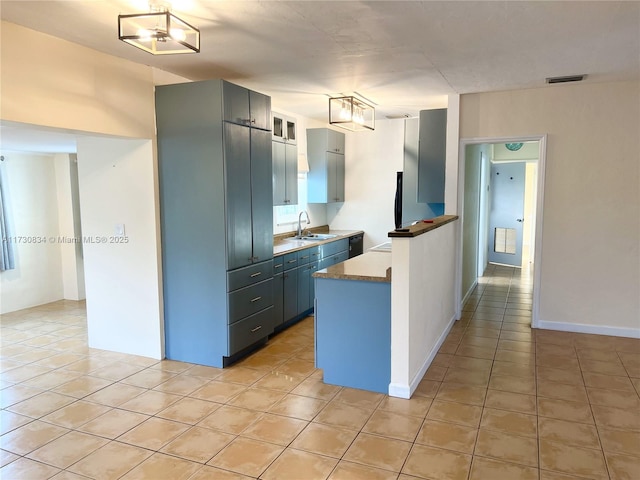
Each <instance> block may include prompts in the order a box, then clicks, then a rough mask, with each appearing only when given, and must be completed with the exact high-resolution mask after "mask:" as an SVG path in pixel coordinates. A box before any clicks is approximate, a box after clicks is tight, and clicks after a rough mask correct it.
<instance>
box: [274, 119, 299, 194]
mask: <svg viewBox="0 0 640 480" xmlns="http://www.w3.org/2000/svg"><path fill="white" fill-rule="evenodd" d="M291 125H293V126H291ZM295 125H296V124H295V120H293V119H292V118H291V117H287V116H284V115H280V114H278V113H274V114H273V131H272V139H273V142H272V157H273V205H274V206H277V205H296V204H297V203H298V147H297V142H296V141H295V131H296V130H295V129H296V126H295ZM287 130H289V133H287ZM289 135H292V137H290V136H289ZM291 138H293V140H291Z"/></svg>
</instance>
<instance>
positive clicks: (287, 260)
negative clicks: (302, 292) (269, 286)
mask: <svg viewBox="0 0 640 480" xmlns="http://www.w3.org/2000/svg"><path fill="white" fill-rule="evenodd" d="M297 266H298V252H292V253H287V254H286V255H285V256H284V270H285V271H287V270H291V269H292V268H296V267H297Z"/></svg>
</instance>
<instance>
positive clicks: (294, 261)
mask: <svg viewBox="0 0 640 480" xmlns="http://www.w3.org/2000/svg"><path fill="white" fill-rule="evenodd" d="M297 261H298V260H289V261H288V262H287V263H296V262H297Z"/></svg>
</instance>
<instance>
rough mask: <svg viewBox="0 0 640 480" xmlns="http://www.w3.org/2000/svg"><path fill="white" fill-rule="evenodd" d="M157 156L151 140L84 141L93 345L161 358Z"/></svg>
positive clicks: (83, 201)
mask: <svg viewBox="0 0 640 480" xmlns="http://www.w3.org/2000/svg"><path fill="white" fill-rule="evenodd" d="M153 158H154V157H153V146H152V142H151V140H117V139H111V138H79V139H78V177H79V184H80V205H81V207H82V208H81V218H82V235H83V238H84V245H83V248H84V258H85V264H84V265H85V286H86V287H85V288H86V293H87V319H88V333H89V346H90V347H93V348H101V349H104V350H113V351H116V352H123V353H130V354H134V355H143V356H146V357H152V358H158V359H160V358H163V357H164V333H163V332H164V330H163V324H162V318H163V317H162V314H161V300H160V299H161V297H160V288H161V287H160V282H159V278H160V269H159V265H158V261H157V260H158V254H159V252H158V246H157V238H158V237H157V232H156V195H155V187H154V161H153ZM186 214H188V212H187V213H186ZM117 224H124V226H125V227H124V228H125V235H124V236H123V237H119V236H116V235H115V226H116V225H117Z"/></svg>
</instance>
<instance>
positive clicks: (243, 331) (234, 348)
mask: <svg viewBox="0 0 640 480" xmlns="http://www.w3.org/2000/svg"><path fill="white" fill-rule="evenodd" d="M273 315H274V310H273V307H269V308H266V309H265V310H262V311H261V312H258V313H256V314H255V315H251V316H250V317H247V318H245V319H243V320H240V321H239V322H236V323H234V324H233V325H229V356H231V355H233V354H234V353H237V352H239V351H240V350H242V349H243V348H245V347H248V346H249V345H251V344H252V343H255V342H257V341H258V340H260V339H262V338H264V337H266V336H268V335H270V334H271V333H273V320H274V319H273Z"/></svg>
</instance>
